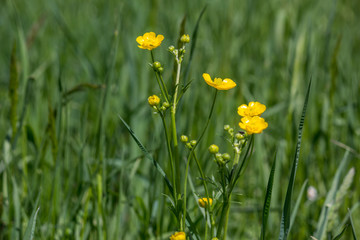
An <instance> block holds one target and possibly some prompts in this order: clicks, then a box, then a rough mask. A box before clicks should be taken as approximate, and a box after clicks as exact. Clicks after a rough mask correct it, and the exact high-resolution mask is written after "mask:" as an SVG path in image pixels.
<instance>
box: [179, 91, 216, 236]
mask: <svg viewBox="0 0 360 240" xmlns="http://www.w3.org/2000/svg"><path fill="white" fill-rule="evenodd" d="M217 92H218V90H217V89H216V90H215V95H214V99H213V102H212V105H211V109H210V113H209V116H208V119H207V122H206V124H205V127H204V129H203V131H202V133H201V134H200V137H199V138H198V140H197V141H196V144H195V145H194V146H193V148H192V149H191V151H190V154H189V156H188V162H187V166H186V173H185V183H184V221H185V219H186V184H187V171H188V165H189V163H190V160H191V157H192V156H193V157H194V159H195V161H196V165H197V167H198V169H199V172H200V175H201V178H202V179H203V184H204V188H205V193H206V198H207V200H208V203H209V202H210V201H209V191H208V188H207V185H206V182H205V174H204V172H203V171H202V168H201V165H200V163H199V160H198V158H197V157H196V154H195V152H194V150H195V148H196V146H197V145H198V144H199V142H200V141H201V139H202V138H203V136H204V134H205V131H206V129H207V127H208V126H209V123H210V119H211V116H212V113H213V111H214V106H215V102H216V96H217ZM174 99H175V101H176V98H174ZM209 209H211V208H209ZM209 215H210V219H212V211H211V210H209ZM210 221H212V220H210ZM213 230H214V228H213V224H211V233H212V234H213Z"/></svg>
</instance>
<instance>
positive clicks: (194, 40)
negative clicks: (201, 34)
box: [184, 6, 207, 81]
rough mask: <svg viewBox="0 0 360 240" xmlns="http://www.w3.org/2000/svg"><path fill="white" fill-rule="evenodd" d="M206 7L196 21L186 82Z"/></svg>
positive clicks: (185, 77) (186, 70) (186, 71)
mask: <svg viewBox="0 0 360 240" xmlns="http://www.w3.org/2000/svg"><path fill="white" fill-rule="evenodd" d="M206 7H207V6H205V7H204V8H203V9H202V10H201V13H200V15H199V17H198V19H197V21H196V25H195V28H194V31H193V33H192V35H191V48H190V57H189V62H188V64H187V66H186V69H185V75H184V79H185V81H187V78H188V75H189V71H190V66H191V62H192V58H193V56H194V51H195V47H196V40H197V36H198V31H199V24H200V20H201V18H202V16H203V14H204V12H205V10H206Z"/></svg>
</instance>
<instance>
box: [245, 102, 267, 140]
mask: <svg viewBox="0 0 360 240" xmlns="http://www.w3.org/2000/svg"><path fill="white" fill-rule="evenodd" d="M265 110H266V106H265V105H264V104H261V103H259V102H250V103H249V105H246V104H242V105H241V106H239V107H238V114H239V115H240V116H242V118H241V122H240V123H239V126H240V127H241V128H242V129H244V130H245V131H246V132H247V133H248V134H254V133H261V132H262V131H263V130H264V129H266V128H267V127H268V123H267V122H265V119H263V118H262V117H260V115H261V114H262V113H263V112H265Z"/></svg>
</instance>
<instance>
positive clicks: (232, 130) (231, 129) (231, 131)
mask: <svg viewBox="0 0 360 240" xmlns="http://www.w3.org/2000/svg"><path fill="white" fill-rule="evenodd" d="M228 132H229V134H230V135H231V136H233V134H234V129H233V128H230V129H229V130H228Z"/></svg>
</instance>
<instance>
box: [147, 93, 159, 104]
mask: <svg viewBox="0 0 360 240" xmlns="http://www.w3.org/2000/svg"><path fill="white" fill-rule="evenodd" d="M148 102H149V104H150V106H156V105H158V104H159V103H160V98H159V97H158V96H156V95H152V96H150V97H149V98H148Z"/></svg>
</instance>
